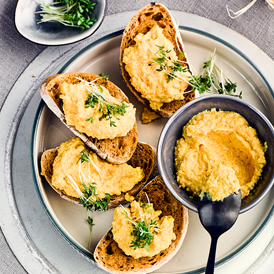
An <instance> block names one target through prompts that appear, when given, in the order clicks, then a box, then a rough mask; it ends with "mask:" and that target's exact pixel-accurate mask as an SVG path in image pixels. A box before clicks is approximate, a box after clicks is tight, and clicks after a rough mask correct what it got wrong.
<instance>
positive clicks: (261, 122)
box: [157, 95, 274, 213]
mask: <svg viewBox="0 0 274 274" xmlns="http://www.w3.org/2000/svg"><path fill="white" fill-rule="evenodd" d="M212 108H216V109H217V110H218V109H221V110H224V111H234V112H237V113H239V114H241V115H242V116H243V117H244V118H245V119H246V120H247V121H248V123H249V124H250V126H251V127H253V128H255V129H256V130H257V133H258V137H259V139H260V140H261V141H262V142H263V143H264V142H266V143H267V145H268V149H267V151H266V153H265V157H266V161H267V164H266V166H265V167H264V168H263V173H262V176H261V178H260V180H259V181H258V183H257V184H256V186H255V187H254V189H253V190H252V191H251V193H250V194H249V195H248V196H247V197H246V198H244V199H243V200H242V206H241V210H240V213H243V212H245V211H247V210H249V209H250V208H252V207H253V206H255V205H256V204H258V203H259V202H260V201H261V200H262V199H263V197H264V196H265V195H266V194H267V192H268V191H269V190H270V188H271V187H272V185H273V183H274V168H273V167H274V128H273V126H272V124H271V123H270V122H269V121H268V119H267V118H266V117H265V116H264V115H263V114H262V113H261V112H260V111H259V110H257V109H256V108H255V107H253V106H252V105H250V104H248V103H247V102H245V101H243V100H240V99H236V98H233V97H232V96H225V95H207V96H203V97H200V98H198V99H195V100H193V101H191V102H190V103H187V104H186V105H185V106H183V107H182V108H180V109H179V110H178V111H176V112H175V113H174V114H173V115H172V117H171V118H170V119H169V120H168V121H167V123H166V125H165V126H164V128H163V130H162V133H161V136H160V139H159V142H158V150H157V161H158V167H159V171H160V174H161V176H162V178H163V181H164V182H165V184H166V186H167V188H168V189H169V191H170V192H171V193H172V194H173V196H174V197H175V198H176V199H177V200H178V201H179V202H181V203H182V204H183V205H185V206H186V207H188V208H189V209H191V210H193V211H196V212H198V198H191V197H190V193H188V192H187V191H186V190H185V189H184V188H180V187H179V185H178V183H177V181H176V179H175V178H176V176H175V175H176V172H175V166H174V148H175V145H176V141H177V140H178V139H180V138H181V137H182V130H183V127H184V126H185V125H186V124H187V123H188V121H189V120H190V119H191V118H192V117H193V116H194V115H196V114H198V113H199V112H202V111H204V110H210V109H212Z"/></svg>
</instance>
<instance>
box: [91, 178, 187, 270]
mask: <svg viewBox="0 0 274 274" xmlns="http://www.w3.org/2000/svg"><path fill="white" fill-rule="evenodd" d="M145 193H146V194H147V195H148V197H149V199H150V202H151V203H153V207H154V209H155V210H161V211H162V214H161V215H160V217H161V216H167V215H171V216H172V217H173V218H174V233H175V234H176V239H175V240H173V241H172V243H171V245H170V246H169V247H168V248H167V249H165V250H163V251H161V252H160V253H159V254H157V255H155V256H153V257H142V258H139V259H134V258H133V257H131V256H127V255H125V253H124V252H123V251H122V250H121V249H120V248H119V246H118V244H117V243H116V242H115V241H114V239H113V235H112V232H111V230H110V231H108V232H107V234H106V235H105V236H104V237H103V238H102V239H101V241H100V242H99V243H98V245H97V247H96V249H95V251H94V258H95V261H96V262H97V265H98V267H100V268H102V269H103V270H105V271H107V272H109V273H115V274H116V273H117V274H133V273H134V274H136V273H148V272H152V271H155V270H156V269H158V268H160V267H161V266H162V265H164V264H165V263H167V262H168V261H169V260H170V259H171V258H172V257H173V256H174V255H175V254H176V253H177V252H178V250H179V249H180V247H181V245H182V243H183V241H184V238H185V235H186V232H187V228H188V211H187V209H186V208H185V207H184V206H183V205H182V204H181V203H179V202H178V201H177V200H176V199H175V198H174V197H173V196H172V194H171V193H170V192H169V191H168V189H167V188H166V186H165V184H164V182H163V181H162V179H161V177H160V176H158V177H156V178H155V179H154V180H152V181H151V182H150V183H148V184H147V186H146V187H145V188H144V189H142V191H140V192H139V193H138V195H137V196H136V200H137V201H139V200H140V201H142V202H147V197H146V195H145Z"/></svg>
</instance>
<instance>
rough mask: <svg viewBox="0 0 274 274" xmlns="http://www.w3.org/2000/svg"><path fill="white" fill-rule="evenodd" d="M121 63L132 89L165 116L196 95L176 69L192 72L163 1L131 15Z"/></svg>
mask: <svg viewBox="0 0 274 274" xmlns="http://www.w3.org/2000/svg"><path fill="white" fill-rule="evenodd" d="M170 52H171V53H170ZM171 54H173V55H171ZM172 56H173V57H172ZM178 64H179V65H178ZM120 66H121V72H122V76H123V78H124V80H125V82H126V84H127V86H128V87H129V89H130V90H131V92H132V93H133V94H134V95H135V96H136V97H137V98H138V100H139V101H141V102H142V103H143V104H145V105H146V106H148V107H150V108H152V109H153V110H154V111H156V112H158V113H160V114H161V115H162V116H164V117H168V118H169V117H170V116H171V115H172V114H173V113H174V112H175V111H176V110H178V109H179V108H180V107H181V106H183V105H184V104H186V103H187V102H189V101H191V100H193V99H194V98H195V92H194V91H192V88H191V86H190V85H188V77H187V76H184V73H181V72H178V71H179V70H180V71H181V70H185V71H187V73H189V74H191V68H190V66H189V63H188V61H187V58H186V55H185V53H184V46H183V42H182V39H181V36H180V33H179V31H178V28H177V26H176V23H175V21H174V18H173V17H172V15H171V13H170V11H169V10H168V9H167V8H166V7H165V6H164V5H162V4H154V3H152V4H149V5H147V6H145V7H144V8H142V9H141V10H139V11H138V12H137V13H136V14H135V15H134V16H133V17H132V19H131V20H130V22H129V23H128V25H127V27H126V28H125V30H124V32H123V37H122V42H121V49H120ZM167 68H169V69H170V70H168V71H166V69H167ZM146 71H147V72H146ZM177 73H180V75H179V74H178V75H177V76H176V74H177ZM161 78H164V79H161ZM179 80H180V81H179ZM159 91H162V92H161V94H160V93H159Z"/></svg>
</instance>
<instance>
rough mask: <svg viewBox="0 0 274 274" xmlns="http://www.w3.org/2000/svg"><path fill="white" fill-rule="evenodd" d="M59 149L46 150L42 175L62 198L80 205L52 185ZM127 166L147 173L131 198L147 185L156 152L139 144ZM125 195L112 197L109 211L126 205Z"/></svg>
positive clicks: (76, 200) (132, 190) (148, 146)
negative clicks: (138, 168)
mask: <svg viewBox="0 0 274 274" xmlns="http://www.w3.org/2000/svg"><path fill="white" fill-rule="evenodd" d="M57 154H58V148H53V149H49V150H46V151H45V152H44V153H43V154H42V156H41V161H40V163H41V174H42V175H44V176H45V178H46V180H47V182H48V183H49V184H50V186H51V187H52V188H53V189H54V190H55V191H56V192H57V193H58V194H59V195H60V196H61V198H63V199H65V200H67V201H70V202H73V203H75V204H79V202H80V199H79V198H75V197H72V196H69V195H67V194H66V193H65V192H64V191H62V190H60V189H57V188H56V187H54V186H53V185H52V180H51V179H52V174H53V162H54V159H55V158H56V157H57ZM127 164H129V165H131V166H132V167H134V168H135V167H141V168H142V169H143V171H144V173H145V177H144V179H143V180H142V181H141V182H139V183H138V184H137V185H135V186H134V187H133V188H132V189H131V190H130V191H128V192H127V193H128V194H129V195H131V196H135V195H136V194H137V193H138V192H139V191H140V190H141V189H142V188H143V187H144V186H145V184H146V183H147V181H148V179H149V177H150V175H151V173H152V171H153V169H154V168H156V167H155V166H156V150H155V148H153V147H152V146H150V145H149V144H145V143H140V142H138V144H137V147H136V150H135V152H134V154H133V155H132V157H131V159H130V160H129V161H128V162H127ZM125 194H126V193H122V194H121V195H112V196H111V199H110V203H109V205H108V208H109V209H112V208H115V207H117V206H118V205H120V204H123V203H126V202H127V201H126V200H125Z"/></svg>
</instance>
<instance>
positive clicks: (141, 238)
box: [122, 207, 159, 252]
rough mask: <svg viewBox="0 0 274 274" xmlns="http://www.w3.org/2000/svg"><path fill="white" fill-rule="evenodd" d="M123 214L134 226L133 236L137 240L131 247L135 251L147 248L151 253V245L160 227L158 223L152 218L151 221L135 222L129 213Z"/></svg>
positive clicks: (133, 241)
mask: <svg viewBox="0 0 274 274" xmlns="http://www.w3.org/2000/svg"><path fill="white" fill-rule="evenodd" d="M143 208H145V207H143ZM152 211H153V210H152ZM152 211H149V212H152ZM122 214H123V215H125V217H126V219H127V220H128V221H130V222H131V223H132V225H133V230H132V232H131V235H133V236H135V240H132V241H131V243H130V247H132V248H134V250H136V249H137V248H145V249H146V250H147V251H148V252H149V249H150V245H151V243H152V241H153V239H154V235H155V234H158V232H157V229H158V228H159V227H158V223H157V221H153V220H152V218H150V219H149V220H146V219H144V220H140V221H138V220H133V219H132V218H131V217H130V216H129V215H128V212H127V211H126V212H125V213H124V212H122Z"/></svg>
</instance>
